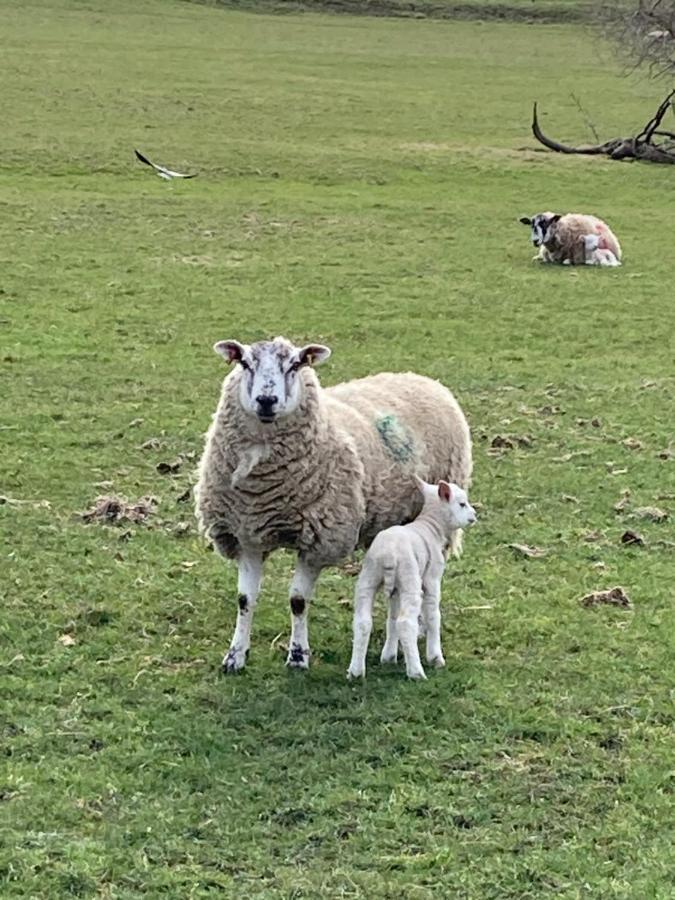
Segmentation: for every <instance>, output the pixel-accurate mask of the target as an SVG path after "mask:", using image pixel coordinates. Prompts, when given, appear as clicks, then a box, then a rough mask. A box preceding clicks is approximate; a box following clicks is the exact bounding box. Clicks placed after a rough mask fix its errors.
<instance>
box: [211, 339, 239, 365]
mask: <svg viewBox="0 0 675 900" xmlns="http://www.w3.org/2000/svg"><path fill="white" fill-rule="evenodd" d="M213 349H214V350H215V351H216V353H218V354H220V356H223V357H224V358H225V359H226V360H227V361H228V362H229V363H233V362H241V358H242V356H243V355H244V353H245V352H246V351H247V350H248V347H247V346H246V344H240V343H239V341H218V343H217V344H214V345H213Z"/></svg>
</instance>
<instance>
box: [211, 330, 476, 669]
mask: <svg viewBox="0 0 675 900" xmlns="http://www.w3.org/2000/svg"><path fill="white" fill-rule="evenodd" d="M215 350H216V351H217V352H218V353H220V354H221V355H222V356H224V357H225V359H227V360H228V361H229V362H236V363H238V365H237V366H236V367H235V369H234V370H233V371H232V372H231V373H230V374H229V375H228V376H227V378H226V379H225V381H224V383H223V389H222V394H221V398H220V403H219V404H218V408H217V410H216V413H215V415H214V417H213V423H212V425H211V427H210V429H209V432H208V435H207V438H206V447H205V449H204V454H203V457H202V460H201V464H200V470H199V481H198V484H197V488H196V507H197V508H196V513H197V517H198V519H199V523H200V526H201V528H202V530H203V531H204V532H205V533H206V535H207V536H208V537H209V538H210V539H211V540H212V541H213V544H214V545H215V548H216V549H217V550H218V551H219V552H220V553H221V554H222V555H224V556H226V557H230V558H234V559H236V560H237V563H238V569H239V579H238V590H239V610H238V613H237V625H236V629H235V632H234V637H233V638H232V643H231V645H230V649H229V651H228V652H227V654H226V655H225V658H224V660H223V667H224V669H225V671H226V672H236V671H238V670H239V669H241V668H242V667H243V666H244V664H245V662H246V656H247V653H248V649H249V645H250V634H251V620H252V616H253V610H254V607H255V604H256V601H257V598H258V594H259V592H260V586H261V580H262V570H263V560H264V558H265V557H266V556H267V555H268V554H269V553H270V552H272V551H273V550H276V549H277V548H279V547H287V548H289V549H291V550H295V551H296V552H297V554H298V563H297V567H296V571H295V574H294V576H293V581H292V583H291V590H290V605H291V638H290V642H289V651H288V658H287V664H288V665H290V666H294V667H298V668H307V666H308V665H309V656H310V649H309V639H308V634H307V614H308V605H309V600H310V598H311V596H312V591H313V589H314V585H315V582H316V580H317V578H318V575H319V573H320V571H321V569H322V568H323V567H324V566H329V565H334V564H336V563H339V562H340V561H341V560H343V559H344V558H345V557H346V556H348V555H349V554H350V553H351V552H352V551H353V550H354V549H355V548H356V547H357V546H362V547H367V546H368V545H369V544H370V542H371V541H372V540H373V538H374V537H375V535H376V534H377V533H378V532H380V531H382V529H384V528H388V527H389V526H390V525H394V524H399V523H403V522H409V521H411V520H412V519H413V518H414V517H415V516H416V515H417V513H418V512H419V510H420V508H421V506H422V499H421V497H420V494H419V492H418V491H417V490H416V489H415V487H414V484H413V480H412V478H411V476H412V475H413V474H415V473H417V474H419V475H422V476H424V477H425V478H427V479H429V480H433V481H437V480H439V479H440V478H443V477H448V476H449V477H450V478H452V480H453V481H456V482H457V483H458V484H460V485H462V486H464V487H468V484H469V480H470V476H471V439H470V435H469V428H468V425H467V423H466V419H465V418H464V414H463V413H462V410H461V409H460V407H459V405H458V404H457V401H456V400H455V398H454V397H453V396H452V394H451V393H450V391H448V390H447V388H445V387H443V385H441V384H439V382H437V381H433V380H432V379H430V378H425V377H423V376H420V375H414V374H411V373H406V374H392V373H381V374H379V375H375V376H372V377H370V378H362V379H358V380H356V381H351V382H347V383H345V384H339V385H337V386H336V387H332V388H328V389H326V390H324V389H322V388H321V386H320V385H319V382H318V379H317V377H316V375H315V373H314V370H313V368H312V364H313V363H320V362H323V360H325V359H327V358H328V356H329V354H330V350H329V349H328V348H327V347H324V346H322V345H320V344H308V345H307V346H305V347H295V346H294V345H293V344H291V343H290V342H289V341H287V340H285V339H284V338H276V339H275V340H273V341H260V342H259V343H256V344H252V345H250V346H247V345H245V344H240V343H239V342H238V341H220V342H219V343H218V344H216V345H215ZM460 534H461V533H460V532H457V533H456V535H455V536H453V540H452V549H453V551H454V552H455V553H459V551H460V549H461V541H460V539H459V538H460Z"/></svg>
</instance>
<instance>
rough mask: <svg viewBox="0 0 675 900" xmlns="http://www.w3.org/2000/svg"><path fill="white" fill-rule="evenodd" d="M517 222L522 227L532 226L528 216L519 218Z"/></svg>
mask: <svg viewBox="0 0 675 900" xmlns="http://www.w3.org/2000/svg"><path fill="white" fill-rule="evenodd" d="M518 221H519V222H522V223H523V225H531V224H532V219H531V218H530V217H529V216H521V217H520V218H519V219H518Z"/></svg>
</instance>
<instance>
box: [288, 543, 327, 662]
mask: <svg viewBox="0 0 675 900" xmlns="http://www.w3.org/2000/svg"><path fill="white" fill-rule="evenodd" d="M320 572H321V566H320V565H318V564H316V563H309V562H308V561H307V560H305V559H302V558H301V557H298V564H297V566H296V568H295V574H294V575H293V581H292V582H291V591H290V604H291V640H290V642H289V645H288V656H287V658H286V665H287V666H291V667H293V668H295V669H308V668H309V657H310V650H309V636H308V633H307V619H308V613H309V601H310V600H311V599H312V594H313V592H314V585H315V584H316V580H317V578H318V577H319V573H320Z"/></svg>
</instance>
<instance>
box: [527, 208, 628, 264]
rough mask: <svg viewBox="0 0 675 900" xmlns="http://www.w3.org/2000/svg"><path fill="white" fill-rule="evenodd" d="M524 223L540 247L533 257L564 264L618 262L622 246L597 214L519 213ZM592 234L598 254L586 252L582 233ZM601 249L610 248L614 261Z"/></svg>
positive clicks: (619, 262)
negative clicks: (530, 214)
mask: <svg viewBox="0 0 675 900" xmlns="http://www.w3.org/2000/svg"><path fill="white" fill-rule="evenodd" d="M520 221H521V222H522V223H523V225H529V226H530V227H531V236H532V243H533V244H534V246H535V247H538V248H539V252H538V254H537V256H536V257H535V259H537V260H540V261H541V262H546V263H562V264H563V265H586V264H588V265H621V246H620V244H619V241H618V240H617V238H616V236H615V235H614V234H613V232H612V230H611V229H610V227H609V225H607V224H606V222H603V221H602V219H598V218H597V217H596V216H589V215H584V214H582V213H567V214H566V215H560V214H559V213H552V212H543V213H537V215H535V216H532V217H531V218H530V217H529V216H522V217H521V218H520ZM588 235H595V236H597V238H598V244H597V247H596V248H595V249H597V250H600V251H602V252H601V253H600V254H594V253H591V255H590V256H588V255H587V252H586V243H585V240H584V239H585V237H587V236H588ZM604 251H609V253H611V254H612V256H613V257H614V260H615V261H608V260H610V259H611V258H610V256H609V255H608V254H607V253H605V252H604Z"/></svg>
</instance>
